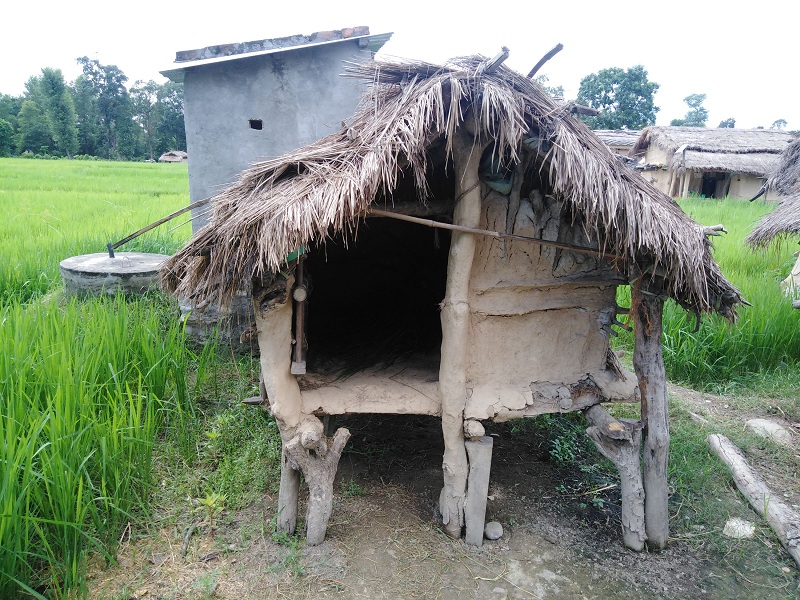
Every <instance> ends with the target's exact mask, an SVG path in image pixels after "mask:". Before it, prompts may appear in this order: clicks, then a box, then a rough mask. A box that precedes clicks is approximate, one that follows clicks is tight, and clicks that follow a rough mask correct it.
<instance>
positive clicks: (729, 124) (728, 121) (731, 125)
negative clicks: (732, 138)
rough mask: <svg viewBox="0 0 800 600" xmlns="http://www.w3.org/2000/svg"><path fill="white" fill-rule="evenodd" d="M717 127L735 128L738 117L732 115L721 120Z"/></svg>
mask: <svg viewBox="0 0 800 600" xmlns="http://www.w3.org/2000/svg"><path fill="white" fill-rule="evenodd" d="M717 127H719V128H720V129H733V128H734V127H736V119H734V118H733V117H731V118H729V119H725V120H723V121H720V122H719V125H717Z"/></svg>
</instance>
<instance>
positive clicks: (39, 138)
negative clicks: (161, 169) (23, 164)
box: [0, 56, 186, 160]
mask: <svg viewBox="0 0 800 600" xmlns="http://www.w3.org/2000/svg"><path fill="white" fill-rule="evenodd" d="M78 62H79V63H80V64H81V66H82V68H83V74H81V75H80V76H79V77H77V78H76V79H75V81H74V82H73V83H72V84H66V83H65V82H64V77H63V75H62V73H61V71H60V70H59V69H51V68H47V67H45V68H43V69H42V71H41V74H40V75H38V76H34V77H31V78H30V79H28V81H27V83H26V84H25V87H26V92H25V95H24V97H13V96H8V95H5V94H0V120H5V121H7V122H8V123H10V124H11V127H12V130H13V132H14V133H13V137H12V140H11V143H10V145H9V144H6V145H5V146H3V143H4V142H3V138H2V137H0V156H4V155H10V154H15V155H21V154H23V153H25V152H28V153H31V154H34V155H39V156H66V157H68V158H69V157H72V156H74V155H76V154H78V155H84V156H100V157H103V158H110V159H113V160H136V159H148V160H154V159H156V158H157V157H158V156H160V155H161V154H162V153H163V152H166V151H167V150H185V149H186V132H185V130H184V118H183V85H182V84H178V83H173V82H167V83H164V84H157V83H155V82H154V81H148V82H146V83H143V82H141V81H137V82H136V84H134V86H133V87H132V88H131V90H130V92H129V91H128V90H127V89H126V87H125V83H126V82H127V79H128V78H127V76H126V75H125V74H124V73H123V72H122V71H121V70H120V69H119V68H118V67H116V66H114V65H103V64H100V63H99V62H98V61H97V60H90V59H89V58H88V57H85V56H84V57H81V58H79V59H78ZM25 102H31V103H32V104H30V105H28V106H27V107H25V110H24V111H23V104H24V103H25ZM4 134H5V132H4V131H0V136H2V135H4ZM4 148H5V150H4ZM4 152H5V154H3V153H4Z"/></svg>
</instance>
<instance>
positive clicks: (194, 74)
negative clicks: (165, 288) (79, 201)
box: [161, 27, 392, 350]
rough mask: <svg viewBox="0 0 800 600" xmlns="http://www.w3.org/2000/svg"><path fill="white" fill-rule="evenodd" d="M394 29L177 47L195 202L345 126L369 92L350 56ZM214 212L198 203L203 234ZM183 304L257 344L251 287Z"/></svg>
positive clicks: (196, 218)
mask: <svg viewBox="0 0 800 600" xmlns="http://www.w3.org/2000/svg"><path fill="white" fill-rule="evenodd" d="M391 35H392V34H391V33H385V34H380V35H371V34H370V32H369V27H353V28H347V29H339V30H335V31H318V32H316V33H312V34H310V35H293V36H289V37H283V38H274V39H264V40H257V41H251V42H243V43H237V44H223V45H219V46H208V47H206V48H199V49H195V50H184V51H179V52H177V53H176V55H175V63H174V64H173V65H172V66H171V67H170V68H169V69H166V70H164V71H162V72H161V74H162V75H164V76H165V77H168V78H169V79H171V80H172V81H175V82H182V83H183V85H184V115H185V124H186V145H187V151H188V154H189V195H190V199H191V202H197V201H198V200H203V199H204V198H208V197H211V196H213V195H215V194H217V193H218V192H220V191H222V190H223V189H225V188H226V187H228V186H229V185H231V184H232V183H233V182H235V181H236V179H237V178H238V176H239V174H240V173H241V172H242V171H244V170H245V169H247V168H248V167H249V166H250V165H251V164H253V163H255V162H258V161H260V160H264V159H270V158H275V157H278V156H280V155H282V154H284V153H286V152H289V151H291V150H294V149H296V148H299V147H301V146H304V145H306V144H309V143H311V142H313V141H315V140H318V139H320V138H322V137H325V136H326V135H328V134H330V133H333V132H335V131H338V130H339V129H340V128H341V125H342V121H343V120H345V119H347V118H349V117H351V116H352V115H353V113H354V112H355V109H356V106H357V105H358V102H359V100H360V98H361V96H362V95H363V93H364V83H363V82H361V81H360V80H357V79H354V78H349V77H341V73H342V72H343V71H344V63H345V62H347V61H359V60H364V59H370V58H371V57H372V56H373V55H374V53H375V52H377V51H378V50H379V49H380V48H381V47H382V46H383V45H384V44H385V43H386V42H387V41H388V40H389V38H390V37H391ZM210 214H211V210H210V208H209V207H208V206H203V207H201V208H198V209H195V210H194V211H193V213H192V218H193V220H192V230H193V231H194V232H195V233H196V232H197V231H198V230H200V229H201V228H202V227H203V226H204V225H205V224H206V223H207V221H208V219H209V217H210ZM181 310H182V312H183V313H184V314H185V315H188V317H187V326H186V329H187V333H188V334H189V335H190V336H191V337H192V338H193V339H195V340H196V341H199V342H201V343H202V342H204V341H205V340H206V339H207V338H208V337H209V336H211V335H215V333H214V332H215V331H216V330H217V328H219V336H220V338H219V339H220V340H222V341H225V342H230V343H231V344H232V345H233V346H235V347H237V348H238V349H242V350H246V349H247V348H248V347H250V349H253V348H252V344H250V343H249V340H248V338H247V332H248V331H249V330H250V329H249V328H250V326H251V325H252V324H253V306H252V299H251V298H250V295H249V290H241V291H240V294H239V295H238V297H237V298H236V299H235V300H234V301H232V302H230V303H229V304H228V306H226V307H224V308H220V307H218V306H216V305H215V304H214V303H211V304H209V305H208V306H204V307H202V309H198V308H197V307H195V306H193V305H192V304H191V303H190V302H188V301H186V300H182V302H181Z"/></svg>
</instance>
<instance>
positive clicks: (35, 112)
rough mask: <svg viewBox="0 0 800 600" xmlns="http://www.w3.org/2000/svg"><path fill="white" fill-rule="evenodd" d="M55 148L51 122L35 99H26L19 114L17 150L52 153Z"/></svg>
mask: <svg viewBox="0 0 800 600" xmlns="http://www.w3.org/2000/svg"><path fill="white" fill-rule="evenodd" d="M53 150H55V144H54V143H53V135H52V132H51V130H50V123H49V121H48V120H47V117H46V116H45V114H44V112H43V111H42V109H41V108H40V107H39V105H38V104H37V103H36V102H34V101H33V100H25V101H24V102H23V103H22V108H21V109H20V111H19V114H18V115H17V152H20V153H21V152H26V151H28V152H33V153H34V154H50V153H51V152H52V151H53Z"/></svg>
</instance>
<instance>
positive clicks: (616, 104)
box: [577, 65, 659, 129]
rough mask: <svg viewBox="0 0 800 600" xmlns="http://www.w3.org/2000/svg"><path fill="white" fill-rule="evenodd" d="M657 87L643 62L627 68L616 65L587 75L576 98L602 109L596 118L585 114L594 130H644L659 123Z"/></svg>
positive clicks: (592, 106) (585, 118)
mask: <svg viewBox="0 0 800 600" xmlns="http://www.w3.org/2000/svg"><path fill="white" fill-rule="evenodd" d="M658 88H659V85H658V84H657V83H654V82H652V81H649V80H648V79H647V71H646V70H645V68H644V67H643V66H642V65H636V66H635V67H631V68H630V69H628V70H627V71H626V70H624V69H620V68H618V67H613V68H610V69H602V70H600V71H598V72H597V73H592V74H591V75H587V76H586V77H584V78H583V79H582V80H581V85H580V88H579V90H578V99H577V101H578V103H579V104H584V105H586V106H589V107H591V108H595V109H597V110H599V111H601V112H600V114H599V115H597V116H596V117H583V119H584V121H585V122H586V124H587V125H588V126H589V127H591V128H592V129H641V128H642V127H646V126H648V125H653V124H654V123H655V122H656V113H657V112H658V110H659V109H658V107H657V106H656V105H655V103H654V101H653V96H654V95H655V93H656V91H658Z"/></svg>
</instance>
